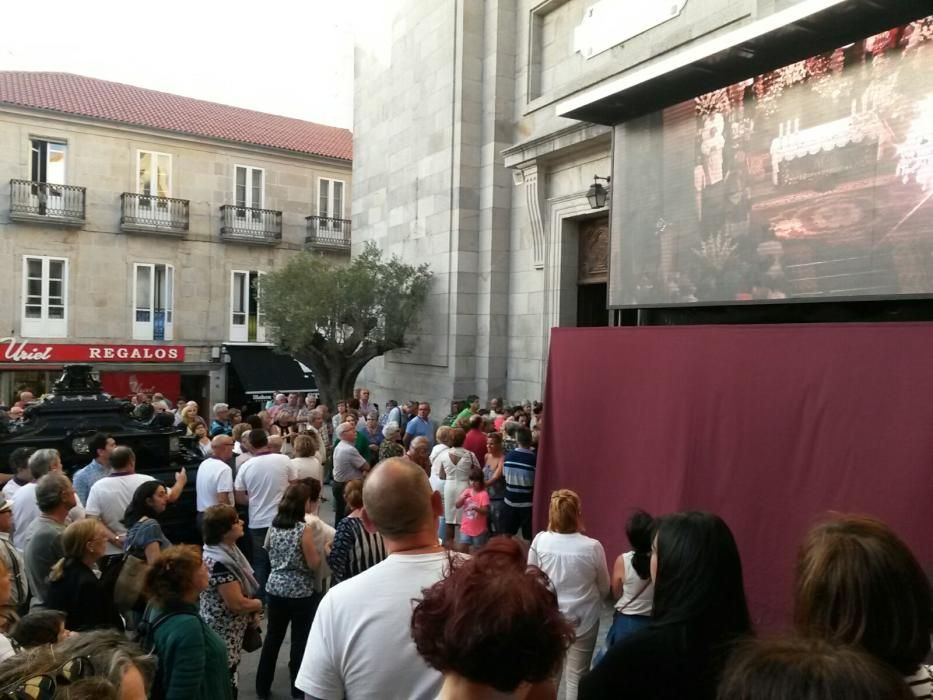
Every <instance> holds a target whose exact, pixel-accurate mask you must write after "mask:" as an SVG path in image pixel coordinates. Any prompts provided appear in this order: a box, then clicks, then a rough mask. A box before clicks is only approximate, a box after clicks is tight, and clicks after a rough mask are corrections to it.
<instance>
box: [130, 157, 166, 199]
mask: <svg viewBox="0 0 933 700" xmlns="http://www.w3.org/2000/svg"><path fill="white" fill-rule="evenodd" d="M144 153H148V154H149V156H150V157H151V159H152V163H153V165H154V166H155V167H154V168H153V171H152V175H153V177H155V178H157V179H158V177H159V175H158V173H159V168H158V161H159V158H160V157H163V156H164V157H165V158H168V194H167V195H166V197H171V196H172V192H174V189H173V186H174V185H173V182H172V180H173V177H172V176H173V171H174V167H173V164H172V154H171V153H162V152H160V151H150V150H149V149H147V148H138V149H136V194H139V195H141V194H145V193H144V192H143V183H142V180H140V178H139V161H140V159H141V158H142V156H143V154H144ZM157 192H158V187H155V188H154V189H153V193H157ZM148 196H150V197H156V198H158V197H159V196H160V195H159V194H150V195H148Z"/></svg>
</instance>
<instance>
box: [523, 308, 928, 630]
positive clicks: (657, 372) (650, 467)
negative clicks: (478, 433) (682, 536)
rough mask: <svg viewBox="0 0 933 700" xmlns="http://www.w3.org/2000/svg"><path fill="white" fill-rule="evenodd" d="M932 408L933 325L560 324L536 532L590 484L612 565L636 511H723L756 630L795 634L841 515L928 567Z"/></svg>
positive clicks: (592, 524) (590, 527) (593, 523)
mask: <svg viewBox="0 0 933 700" xmlns="http://www.w3.org/2000/svg"><path fill="white" fill-rule="evenodd" d="M931 397H933V324H875V325H870V324H864V325H781V326H678V327H657V328H600V329H595V328H594V329H586V328H581V329H555V330H554V331H553V333H552V336H551V346H550V360H549V365H548V378H547V387H546V399H545V401H546V403H545V407H546V410H545V429H544V435H543V438H542V447H541V456H540V458H539V470H538V476H537V483H536V485H535V523H536V526H537V527H539V528H544V527H546V525H547V503H548V498H549V496H550V493H551V491H552V490H554V489H557V488H570V489H574V490H575V491H577V492H579V494H580V495H581V497H582V499H583V510H584V520H585V523H586V528H587V532H588V534H590V535H591V536H593V537H596V538H598V539H599V540H600V541H602V542H603V544H604V545H605V547H606V553H607V556H608V557H609V560H610V564H611V562H612V560H613V559H614V558H615V556H616V555H617V554H619V553H621V552H623V551H627V550H628V542H627V540H626V538H625V527H624V526H625V520H626V518H627V517H628V515H629V513H630V512H631V510H632V509H633V508H644V509H646V510H648V511H649V512H651V513H653V514H655V515H657V514H663V513H668V512H673V511H678V510H693V509H701V510H709V511H713V512H715V513H718V514H719V515H721V516H722V517H723V518H724V519H725V520H726V522H728V523H729V525H730V527H731V528H732V531H733V532H734V533H735V536H736V539H737V540H738V544H739V548H740V550H741V553H742V562H743V566H744V572H745V584H746V590H747V593H748V597H749V603H750V606H751V608H752V614H753V616H754V617H755V620H756V622H758V623H759V624H761V625H762V626H763V627H764V628H775V627H778V628H780V627H783V626H785V625H786V624H787V623H788V621H789V611H790V601H791V586H792V580H793V568H794V562H795V558H796V551H797V547H798V545H799V543H800V541H801V539H802V537H803V535H804V533H805V532H806V530H807V528H808V527H809V526H810V525H811V524H812V523H813V522H815V521H816V520H817V519H818V518H819V517H820V516H821V515H823V514H825V513H826V512H827V511H830V510H836V511H846V512H860V513H867V514H871V515H874V516H876V517H879V518H881V519H883V520H885V521H886V522H888V523H889V524H890V525H891V526H892V527H893V528H894V529H895V530H896V531H897V532H898V533H899V534H900V535H901V537H903V538H904V539H905V540H906V541H907V543H908V544H909V545H910V546H911V547H912V548H913V550H914V552H915V553H916V554H917V556H918V558H919V559H920V561H921V563H922V564H923V565H924V568H927V569H928V570H929V565H930V564H931V563H933V400H931Z"/></svg>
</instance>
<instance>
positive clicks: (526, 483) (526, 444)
mask: <svg viewBox="0 0 933 700" xmlns="http://www.w3.org/2000/svg"><path fill="white" fill-rule="evenodd" d="M515 440H516V442H517V443H518V447H517V448H516V449H514V450H512V451H511V452H509V453H508V454H507V455H506V456H505V463H504V464H503V467H502V475H503V476H504V477H505V513H504V515H505V528H506V533H507V534H509V535H514V534H515V533H517V532H518V531H519V530H521V532H522V537H524V538H525V539H526V540H528V541H531V500H532V496H533V494H534V487H535V469H536V468H537V466H538V456H537V454H535V452H534V450H532V449H531V431H530V430H528V428H526V427H525V426H521V427H520V428H518V429H517V430H516V431H515Z"/></svg>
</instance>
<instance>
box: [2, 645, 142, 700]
mask: <svg viewBox="0 0 933 700" xmlns="http://www.w3.org/2000/svg"><path fill="white" fill-rule="evenodd" d="M155 665H156V660H155V657H154V656H152V655H151V654H144V653H143V650H142V649H141V648H140V647H139V645H138V644H135V643H134V642H131V641H129V640H128V639H127V638H126V637H125V636H124V635H123V634H121V633H120V632H114V631H112V630H97V631H93V632H82V633H81V634H75V635H72V636H70V637H68V638H67V639H65V640H64V641H63V642H60V643H59V644H56V645H54V646H52V645H45V646H42V647H37V648H35V649H31V650H29V651H25V652H22V653H20V654H17V655H16V656H15V657H13V658H12V659H10V660H9V661H7V662H6V663H4V664H0V698H16V699H17V700H19V698H24V697H25V698H30V699H31V700H53V699H54V698H63V697H67V698H74V699H75V700H77V699H79V698H93V700H109V699H110V698H119V699H120V700H146V698H148V697H149V687H150V685H151V682H152V678H153V675H154V673H155Z"/></svg>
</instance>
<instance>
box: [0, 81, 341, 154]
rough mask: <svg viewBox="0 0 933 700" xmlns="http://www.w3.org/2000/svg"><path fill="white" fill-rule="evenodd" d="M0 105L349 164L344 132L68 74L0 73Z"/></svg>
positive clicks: (320, 125) (288, 118)
mask: <svg viewBox="0 0 933 700" xmlns="http://www.w3.org/2000/svg"><path fill="white" fill-rule="evenodd" d="M0 103H6V104H9V105H16V106H19V107H26V108H29V109H39V110H48V111H51V112H60V113H64V114H74V115H78V116H82V117H89V118H91V119H101V120H104V121H112V122H120V123H123V124H132V125H134V126H143V127H148V128H151V129H163V130H165V131H175V132H179V133H183V134H192V135H195V136H205V137H209V138H214V139H221V140H224V141H236V142H239V143H248V144H252V145H256V146H266V147H269V148H280V149H282V150H285V151H293V152H297V153H307V154H310V155H316V156H325V157H327V158H338V159H341V160H351V159H352V157H353V135H352V134H351V133H350V131H349V130H348V129H340V128H337V127H334V126H324V125H322V124H315V123H314V122H306V121H302V120H301V119H292V118H290V117H280V116H277V115H275V114H265V113H264V112H255V111H253V110H251V109H241V108H239V107H230V106H228V105H221V104H217V103H216V102H205V101H204V100H196V99H193V98H190V97H182V96H180V95H172V94H170V93H167V92H158V91H157V90H148V89H146V88H141V87H134V86H133V85H124V84H123V83H113V82H110V81H109V80H98V79H97V78H88V77H85V76H83V75H73V74H71V73H32V72H22V71H0Z"/></svg>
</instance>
